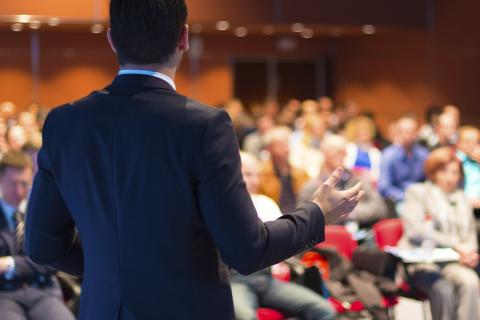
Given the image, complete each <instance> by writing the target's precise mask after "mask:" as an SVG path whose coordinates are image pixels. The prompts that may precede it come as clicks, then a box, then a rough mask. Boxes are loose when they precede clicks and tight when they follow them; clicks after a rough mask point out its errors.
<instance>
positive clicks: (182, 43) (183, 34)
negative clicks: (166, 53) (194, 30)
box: [178, 24, 190, 52]
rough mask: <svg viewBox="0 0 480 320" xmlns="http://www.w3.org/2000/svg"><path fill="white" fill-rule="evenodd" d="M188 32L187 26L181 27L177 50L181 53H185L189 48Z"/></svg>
mask: <svg viewBox="0 0 480 320" xmlns="http://www.w3.org/2000/svg"><path fill="white" fill-rule="evenodd" d="M188 32H189V27H188V24H186V25H184V26H183V28H182V31H180V39H179V40H178V49H179V50H180V51H182V52H186V51H188V49H189V48H190V44H189V36H188Z"/></svg>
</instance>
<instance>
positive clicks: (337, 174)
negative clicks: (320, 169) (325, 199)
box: [325, 168, 343, 188]
mask: <svg viewBox="0 0 480 320" xmlns="http://www.w3.org/2000/svg"><path fill="white" fill-rule="evenodd" d="M342 175H343V168H337V169H336V170H335V171H334V172H333V173H332V174H331V175H330V177H328V179H327V181H325V184H327V185H329V186H330V187H332V188H335V186H336V185H337V184H338V183H339V182H340V180H341V179H342Z"/></svg>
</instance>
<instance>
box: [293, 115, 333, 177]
mask: <svg viewBox="0 0 480 320" xmlns="http://www.w3.org/2000/svg"><path fill="white" fill-rule="evenodd" d="M304 120H305V123H304V127H303V130H301V131H296V132H294V133H293V134H292V138H291V140H290V146H291V149H292V153H291V157H290V160H291V161H292V163H293V164H294V165H295V166H297V167H299V168H302V169H303V170H305V171H306V172H307V174H308V176H309V177H310V178H316V177H317V176H318V174H319V173H320V170H321V168H322V166H323V162H324V157H323V154H322V152H321V151H320V144H321V142H322V139H323V137H324V136H325V135H326V134H328V131H327V128H328V124H327V119H326V118H325V117H324V116H322V115H321V114H319V113H310V114H307V115H306V116H305V119H304Z"/></svg>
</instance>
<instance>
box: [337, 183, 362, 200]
mask: <svg viewBox="0 0 480 320" xmlns="http://www.w3.org/2000/svg"><path fill="white" fill-rule="evenodd" d="M361 191H362V183H361V182H359V183H357V184H356V185H355V186H354V187H353V188H350V189H348V190H345V191H341V193H342V196H343V198H344V199H351V198H353V197H356V196H357V195H358V194H359V193H360V192H361Z"/></svg>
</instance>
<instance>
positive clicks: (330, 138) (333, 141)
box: [321, 134, 347, 150]
mask: <svg viewBox="0 0 480 320" xmlns="http://www.w3.org/2000/svg"><path fill="white" fill-rule="evenodd" d="M346 147H347V139H346V138H345V137H343V136H340V135H338V134H330V135H327V136H325V137H324V138H323V140H322V144H321V149H322V150H328V149H332V148H346Z"/></svg>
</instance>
